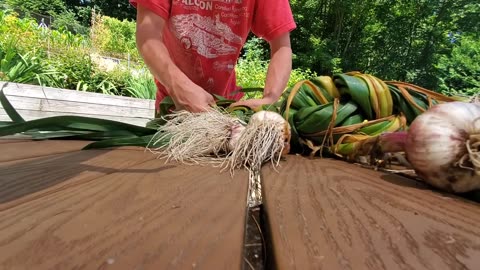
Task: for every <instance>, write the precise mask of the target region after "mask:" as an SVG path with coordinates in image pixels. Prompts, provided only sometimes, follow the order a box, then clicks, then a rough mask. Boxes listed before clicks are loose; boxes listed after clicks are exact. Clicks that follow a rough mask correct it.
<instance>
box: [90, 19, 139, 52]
mask: <svg viewBox="0 0 480 270" xmlns="http://www.w3.org/2000/svg"><path fill="white" fill-rule="evenodd" d="M135 31H136V25H135V22H133V21H128V20H123V21H120V20H118V19H115V18H110V17H107V16H100V15H97V16H96V17H95V23H94V26H93V31H92V32H93V34H92V35H93V36H92V43H93V45H94V47H95V48H96V49H97V50H98V52H99V53H102V54H105V55H110V56H113V57H118V58H123V59H126V58H127V55H128V54H129V55H130V57H131V58H130V59H131V60H133V61H139V60H140V56H139V54H138V50H137V47H136V39H135Z"/></svg>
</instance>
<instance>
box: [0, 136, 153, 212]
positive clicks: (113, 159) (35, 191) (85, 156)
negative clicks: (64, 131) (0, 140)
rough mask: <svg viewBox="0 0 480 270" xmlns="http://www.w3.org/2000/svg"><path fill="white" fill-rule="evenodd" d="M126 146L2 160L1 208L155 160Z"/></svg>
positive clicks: (0, 175) (151, 156)
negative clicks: (114, 148)
mask: <svg viewBox="0 0 480 270" xmlns="http://www.w3.org/2000/svg"><path fill="white" fill-rule="evenodd" d="M66 143H67V144H68V143H69V142H66ZM120 149H122V150H120ZM123 149H128V148H119V149H117V150H84V151H76V152H70V153H62V154H56V155H49V156H42V157H36V158H30V159H22V160H14V161H10V162H2V163H0V210H4V209H6V208H10V207H13V206H15V205H18V204H21V203H24V202H26V201H31V200H34V199H37V198H40V197H43V196H46V195H48V194H52V193H54V192H57V191H59V190H64V189H67V188H69V187H71V186H74V185H78V184H80V183H83V182H88V181H92V180H94V179H96V178H98V177H101V176H105V175H107V174H111V173H115V172H119V171H122V170H123V169H125V168H128V167H131V166H133V165H137V164H140V163H142V162H145V161H147V160H152V159H155V156H154V155H153V154H151V153H149V152H143V151H135V150H123Z"/></svg>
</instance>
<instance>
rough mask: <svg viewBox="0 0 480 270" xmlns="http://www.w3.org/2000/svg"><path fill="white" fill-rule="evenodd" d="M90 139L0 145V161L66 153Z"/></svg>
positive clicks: (80, 146) (80, 147) (75, 149)
mask: <svg viewBox="0 0 480 270" xmlns="http://www.w3.org/2000/svg"><path fill="white" fill-rule="evenodd" d="M89 143H91V142H90V141H70V140H68V141H66V140H46V141H27V142H17V143H8V144H1V145H0V162H5V161H12V160H19V159H26V158H32V157H40V156H48V155H54V154H59V153H67V152H73V151H78V150H80V149H82V148H83V147H84V146H86V145H87V144H89Z"/></svg>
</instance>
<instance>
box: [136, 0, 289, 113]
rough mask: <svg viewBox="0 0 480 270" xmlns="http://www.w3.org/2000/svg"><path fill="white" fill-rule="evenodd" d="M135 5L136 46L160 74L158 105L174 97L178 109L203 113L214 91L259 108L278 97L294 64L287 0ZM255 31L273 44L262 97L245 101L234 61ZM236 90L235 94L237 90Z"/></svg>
mask: <svg viewBox="0 0 480 270" xmlns="http://www.w3.org/2000/svg"><path fill="white" fill-rule="evenodd" d="M130 3H131V4H132V5H134V6H135V7H136V8H137V47H138V49H139V52H140V54H141V55H142V57H143V59H144V61H145V63H146V65H147V66H148V67H149V69H150V71H151V73H152V74H153V76H154V77H155V79H156V83H157V87H158V91H157V98H156V104H157V106H156V107H157V110H158V105H159V103H160V101H161V100H162V99H163V98H164V97H166V96H170V97H171V98H172V99H173V100H174V102H175V107H176V109H185V110H188V111H191V112H200V111H203V110H205V109H206V108H208V107H209V106H210V105H213V104H215V101H214V98H213V96H212V94H217V95H221V96H224V97H227V98H230V99H235V100H237V102H236V103H235V104H234V105H244V106H249V107H252V108H254V107H257V106H260V105H262V104H272V103H274V102H276V101H277V100H278V99H279V98H280V96H281V94H282V92H283V90H284V88H285V86H286V85H287V82H288V79H289V77H290V73H291V69H292V50H291V47H290V32H291V31H292V30H293V29H295V27H296V24H295V22H294V20H293V16H292V12H291V8H290V4H289V2H288V0H130ZM250 31H252V32H253V33H254V34H255V35H257V36H258V37H261V38H263V39H265V40H266V41H267V42H268V43H269V44H270V49H271V54H270V55H271V59H270V64H269V68H268V72H267V78H266V82H265V88H264V93H263V98H261V99H250V100H241V101H239V100H240V99H241V97H242V94H241V93H240V92H238V91H237V90H239V87H238V86H237V84H236V77H235V64H236V62H237V60H238V57H239V54H240V51H241V49H242V47H243V45H244V44H245V42H246V39H247V36H248V34H249V33H250ZM234 92H236V93H234Z"/></svg>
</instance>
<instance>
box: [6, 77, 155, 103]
mask: <svg viewBox="0 0 480 270" xmlns="http://www.w3.org/2000/svg"><path fill="white" fill-rule="evenodd" d="M4 84H5V82H2V81H0V88H1V87H2V86H3V85H4ZM3 91H4V93H5V95H6V96H7V97H8V96H23V97H32V98H37V99H48V100H65V101H76V102H84V103H95V104H103V105H114V106H125V107H133V108H141V109H152V110H153V109H155V101H154V100H149V99H138V98H131V97H124V96H114V95H105V94H101V93H92V92H84V91H76V90H68V89H60V88H53V87H41V86H38V85H30V84H21V83H11V82H9V83H8V84H7V86H5V88H4V89H3Z"/></svg>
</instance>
